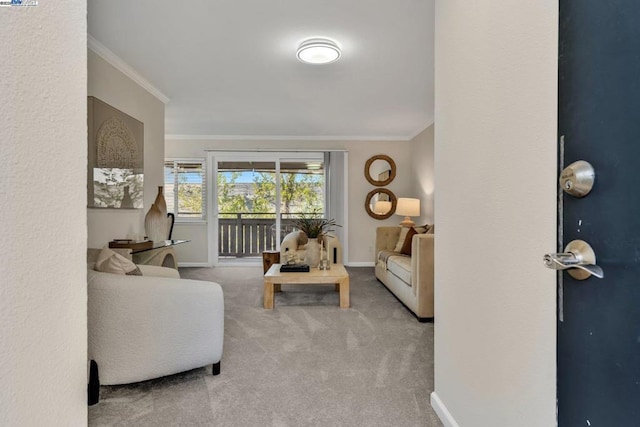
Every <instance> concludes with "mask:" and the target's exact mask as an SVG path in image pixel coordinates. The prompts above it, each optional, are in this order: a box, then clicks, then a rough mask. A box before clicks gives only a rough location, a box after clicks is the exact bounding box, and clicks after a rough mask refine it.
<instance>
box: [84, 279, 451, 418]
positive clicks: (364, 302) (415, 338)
mask: <svg viewBox="0 0 640 427" xmlns="http://www.w3.org/2000/svg"><path fill="white" fill-rule="evenodd" d="M348 271H349V274H350V286H351V308H349V309H340V308H339V307H338V293H337V292H334V291H333V286H320V285H316V286H297V287H296V286H283V287H282V288H283V292H282V293H280V294H276V297H275V298H276V299H275V309H274V310H272V311H270V310H264V309H263V308H262V268H261V267H221V268H183V269H180V274H181V275H182V277H184V278H190V279H199V280H207V281H215V282H218V283H220V284H221V285H222V287H223V289H224V296H225V341H224V354H223V357H222V372H221V374H220V375H219V376H215V377H214V376H212V375H211V369H210V368H211V367H210V366H209V367H207V368H206V370H205V368H202V369H196V370H193V371H189V372H186V373H182V374H177V375H173V376H170V377H165V378H160V379H157V380H151V381H146V382H143V383H137V384H130V385H124V386H111V387H102V388H101V400H100V403H99V404H98V405H96V406H93V407H90V408H89V425H91V426H275V427H284V426H441V425H442V424H441V423H440V421H439V420H438V418H437V416H436V415H435V413H434V412H433V410H432V409H431V406H430V404H429V394H430V393H431V391H432V390H433V324H432V323H419V322H418V321H417V320H416V319H415V317H413V315H412V314H411V313H410V312H409V311H408V310H407V309H405V308H404V307H403V306H402V305H401V304H400V303H399V302H398V301H397V300H396V299H395V298H394V297H393V296H392V295H391V294H390V293H389V292H388V291H387V290H386V288H384V286H383V285H382V284H380V283H379V282H378V281H377V280H376V279H375V277H374V275H373V268H349V269H348Z"/></svg>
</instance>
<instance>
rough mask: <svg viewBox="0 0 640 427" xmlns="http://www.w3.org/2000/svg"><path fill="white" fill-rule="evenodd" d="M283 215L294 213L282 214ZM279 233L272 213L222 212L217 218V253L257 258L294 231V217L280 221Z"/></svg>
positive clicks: (222, 255) (227, 255) (274, 247)
mask: <svg viewBox="0 0 640 427" xmlns="http://www.w3.org/2000/svg"><path fill="white" fill-rule="evenodd" d="M284 216H291V215H287V214H283V217H284ZM280 228H281V231H280V236H276V218H275V214H273V213H253V212H239V213H220V215H219V218H218V256H220V257H235V258H244V257H257V256H261V254H262V252H263V251H273V250H275V249H276V244H277V241H281V240H282V238H283V237H284V236H285V235H287V234H288V233H290V232H291V231H293V230H294V229H295V227H294V226H293V225H292V223H291V218H282V219H281V221H280Z"/></svg>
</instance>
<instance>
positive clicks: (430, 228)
mask: <svg viewBox="0 0 640 427" xmlns="http://www.w3.org/2000/svg"><path fill="white" fill-rule="evenodd" d="M435 227H436V225H435V224H431V227H429V229H428V230H427V234H434V230H435Z"/></svg>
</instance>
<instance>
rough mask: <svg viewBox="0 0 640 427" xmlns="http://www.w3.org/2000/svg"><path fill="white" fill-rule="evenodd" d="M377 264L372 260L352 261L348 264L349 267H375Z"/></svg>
mask: <svg viewBox="0 0 640 427" xmlns="http://www.w3.org/2000/svg"><path fill="white" fill-rule="evenodd" d="M375 266H376V264H375V263H374V262H373V261H371V262H368V261H367V262H350V263H349V264H347V267H375Z"/></svg>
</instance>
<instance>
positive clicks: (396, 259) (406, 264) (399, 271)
mask: <svg viewBox="0 0 640 427" xmlns="http://www.w3.org/2000/svg"><path fill="white" fill-rule="evenodd" d="M387 270H389V271H390V272H392V273H393V274H395V275H396V276H398V278H399V279H400V280H402V281H403V282H405V283H406V284H407V286H411V257H408V256H404V255H401V256H392V257H389V259H388V260H387Z"/></svg>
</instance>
